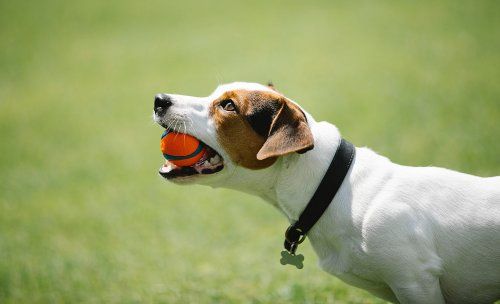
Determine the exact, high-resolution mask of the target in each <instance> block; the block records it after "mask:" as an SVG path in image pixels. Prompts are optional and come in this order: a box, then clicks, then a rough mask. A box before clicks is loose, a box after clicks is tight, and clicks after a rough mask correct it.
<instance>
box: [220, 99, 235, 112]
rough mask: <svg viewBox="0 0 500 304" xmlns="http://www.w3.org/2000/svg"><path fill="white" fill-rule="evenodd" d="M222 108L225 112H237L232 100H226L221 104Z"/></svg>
mask: <svg viewBox="0 0 500 304" xmlns="http://www.w3.org/2000/svg"><path fill="white" fill-rule="evenodd" d="M220 106H221V108H223V109H224V111H230V112H232V111H236V106H235V105H234V102H233V101H232V100H231V99H226V100H223V101H221V102H220Z"/></svg>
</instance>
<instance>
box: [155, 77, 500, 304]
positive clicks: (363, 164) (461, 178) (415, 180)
mask: <svg viewBox="0 0 500 304" xmlns="http://www.w3.org/2000/svg"><path fill="white" fill-rule="evenodd" d="M165 96H166V97H165ZM163 97H165V98H167V97H168V98H167V99H168V100H169V105H168V106H166V107H163V109H161V111H158V104H157V105H155V112H156V114H155V120H156V121H157V122H158V123H160V124H161V125H163V126H164V127H170V128H173V127H172V122H173V121H176V122H181V123H182V124H181V125H182V126H183V127H182V128H179V127H178V126H177V127H175V128H174V129H178V130H179V131H180V132H186V133H189V134H192V135H194V136H196V137H198V138H199V139H200V140H202V141H203V142H205V143H206V144H208V145H209V146H210V147H212V148H213V149H214V150H216V151H217V152H218V153H219V154H220V156H222V158H223V159H224V165H223V166H224V168H223V169H222V170H221V171H220V172H218V173H216V174H209V175H206V176H198V175H200V174H194V175H190V176H187V177H186V176H182V177H176V176H174V175H173V173H172V172H173V171H176V170H177V171H180V170H179V168H172V167H171V165H168V166H166V169H162V171H164V172H163V173H162V171H160V173H161V174H162V175H164V176H166V175H168V174H170V175H169V176H167V177H168V178H169V179H172V180H173V181H175V182H178V183H190V182H196V183H201V184H207V185H210V186H213V187H228V188H233V189H238V190H241V191H245V192H248V193H251V194H255V195H258V196H260V197H262V198H263V199H265V200H266V201H268V202H269V203H271V204H272V205H274V206H276V207H277V208H278V209H279V210H280V211H282V212H283V213H284V214H285V215H286V216H287V217H288V219H289V220H290V222H294V221H296V220H297V219H298V217H299V215H300V214H301V212H302V210H303V209H304V207H305V205H306V204H307V202H308V201H309V199H310V198H311V196H312V195H313V193H314V191H315V190H316V187H317V186H318V184H319V182H320V181H321V179H322V177H323V175H324V173H325V171H326V169H327V168H328V165H329V163H330V161H331V159H332V157H333V155H334V153H335V151H336V149H337V147H338V145H339V142H340V138H341V135H340V133H339V131H338V130H337V128H336V127H335V126H333V125H331V124H329V123H326V122H316V121H314V119H313V118H312V116H311V115H309V114H308V113H306V112H304V111H303V110H302V109H301V108H299V107H298V106H297V105H296V104H295V103H293V102H291V101H290V100H288V99H286V98H285V97H284V96H282V95H281V94H279V93H277V92H276V91H274V90H273V89H272V88H268V87H266V86H262V85H258V84H248V83H233V84H229V85H224V86H221V87H219V88H218V89H217V90H216V91H215V92H214V93H213V94H212V95H210V96H208V97H204V98H197V97H190V96H180V95H163ZM157 98H158V97H157ZM228 100H229V101H232V102H233V103H232V105H233V106H234V107H232V106H231V103H229V106H228V105H227V104H228V102H229V101H228ZM278 100H279V101H278ZM268 104H273V106H269V107H267V106H266V105H268ZM167 108H168V109H167ZM234 108H235V109H236V110H234ZM163 110H165V111H163ZM233 110H234V111H233ZM301 113H302V114H301ZM268 116H269V117H268ZM256 118H257V119H256ZM177 124H178V123H177ZM248 128H250V130H247V129H248ZM252 132H253V133H255V134H257V135H258V136H255V134H252ZM231 134H234V135H231ZM231 136H235V137H231ZM231 145H234V146H231ZM313 147H314V148H313ZM306 151H307V152H306ZM293 152H299V153H300V154H299V153H293ZM304 152H305V153H304ZM252 156H253V158H254V159H252ZM164 168H165V167H164ZM218 168H220V167H218ZM308 237H309V239H310V242H311V244H312V246H313V248H314V250H315V252H316V253H317V255H318V257H319V264H320V267H321V268H322V269H324V270H325V271H327V272H328V273H331V274H333V275H335V276H337V277H339V278H340V279H342V280H344V281H345V282H347V283H349V284H352V285H354V286H357V287H360V288H363V289H366V290H368V291H370V292H371V293H373V294H375V295H377V296H379V297H381V298H384V299H386V300H389V301H392V302H400V303H492V302H494V301H495V300H497V299H499V298H500V177H491V178H481V177H476V176H472V175H467V174H463V173H459V172H455V171H451V170H447V169H442V168H435V167H425V168H421V167H407V166H400V165H397V164H394V163H392V162H391V161H390V160H389V159H387V158H385V157H382V156H380V155H378V154H376V153H375V152H373V151H371V150H369V149H367V148H356V157H355V159H354V162H353V164H352V166H351V169H350V170H349V172H348V174H347V176H346V177H345V180H344V182H343V184H342V186H341V188H340V189H339V191H338V192H337V194H336V196H335V198H334V199H333V201H332V202H331V204H330V206H329V207H328V209H327V210H326V211H325V213H324V214H323V216H322V217H321V218H320V219H319V221H318V222H317V223H316V224H315V226H314V227H313V228H312V229H311V230H310V231H309V233H308Z"/></svg>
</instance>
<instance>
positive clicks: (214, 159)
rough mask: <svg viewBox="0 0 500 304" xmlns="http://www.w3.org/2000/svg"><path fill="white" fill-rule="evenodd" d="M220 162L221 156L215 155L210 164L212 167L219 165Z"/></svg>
mask: <svg viewBox="0 0 500 304" xmlns="http://www.w3.org/2000/svg"><path fill="white" fill-rule="evenodd" d="M219 162H220V157H219V155H215V156H214V157H212V158H211V159H210V163H211V164H212V165H215V164H218V163H219Z"/></svg>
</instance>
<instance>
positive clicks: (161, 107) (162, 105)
mask: <svg viewBox="0 0 500 304" xmlns="http://www.w3.org/2000/svg"><path fill="white" fill-rule="evenodd" d="M171 105H172V98H171V97H170V96H168V95H166V94H157V95H156V96H155V105H154V111H155V113H156V114H157V115H163V114H165V112H166V111H167V109H168V108H169V107H170V106H171Z"/></svg>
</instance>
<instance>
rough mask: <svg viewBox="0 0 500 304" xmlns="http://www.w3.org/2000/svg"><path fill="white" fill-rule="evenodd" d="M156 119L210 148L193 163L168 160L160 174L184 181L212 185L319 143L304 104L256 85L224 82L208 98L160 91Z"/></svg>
mask: <svg viewBox="0 0 500 304" xmlns="http://www.w3.org/2000/svg"><path fill="white" fill-rule="evenodd" d="M154 120H155V121H156V122H157V123H158V124H160V125H161V126H162V127H164V128H166V129H169V130H174V131H177V132H181V133H186V134H189V135H192V136H194V137H196V138H198V139H199V140H200V141H202V142H203V143H205V144H206V145H207V146H208V148H207V150H206V153H205V155H204V156H203V157H202V159H201V160H200V161H198V162H197V163H196V164H195V165H193V166H191V167H177V166H175V165H173V164H172V163H169V162H168V161H167V162H166V163H165V164H164V165H163V167H162V168H161V169H160V175H162V176H163V177H165V178H167V179H169V180H172V181H175V182H179V183H185V182H201V183H207V181H209V180H212V181H213V180H223V179H224V178H228V177H230V176H232V175H233V174H234V172H235V170H237V169H244V170H261V169H265V168H268V167H271V166H272V165H273V164H274V163H275V162H276V160H277V158H278V157H280V156H282V155H285V154H290V153H295V152H297V153H304V152H306V151H308V150H310V149H312V148H313V146H314V140H313V136H312V133H311V130H310V128H309V126H308V122H307V118H306V115H305V114H304V112H303V111H302V110H301V108H300V107H299V106H298V105H296V104H295V103H294V102H292V101H290V100H289V99H287V98H286V97H285V96H283V95H282V94H280V93H278V92H277V91H275V90H274V88H273V87H271V86H264V85H260V84H256V83H241V82H239V83H231V84H225V85H221V86H219V87H218V88H217V89H216V90H215V91H214V92H213V93H212V94H211V95H210V96H208V97H192V96H184V95H175V94H158V95H156V96H155V103H154ZM201 179H203V180H201ZM208 183H209V182H208Z"/></svg>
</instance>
